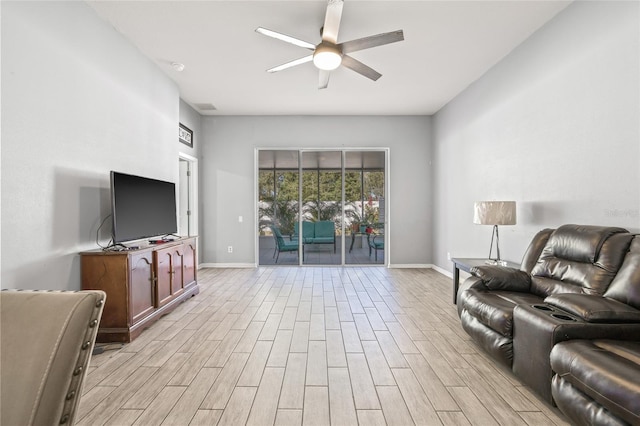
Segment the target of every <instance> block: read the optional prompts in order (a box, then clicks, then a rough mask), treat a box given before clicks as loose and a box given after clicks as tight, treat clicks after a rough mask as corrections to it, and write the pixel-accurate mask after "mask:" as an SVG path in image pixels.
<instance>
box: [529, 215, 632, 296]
mask: <svg viewBox="0 0 640 426" xmlns="http://www.w3.org/2000/svg"><path fill="white" fill-rule="evenodd" d="M632 239H633V235H632V234H629V233H628V232H627V231H626V230H625V229H622V228H614V227H603V226H585V225H563V226H561V227H559V228H558V229H556V230H555V231H554V232H553V233H552V234H551V236H550V237H549V240H548V241H547V244H546V245H545V247H544V249H543V251H542V253H541V255H540V258H539V259H538V262H537V263H536V265H535V266H534V267H533V269H532V271H531V275H532V276H533V277H534V278H535V277H540V278H547V279H551V280H553V281H555V282H556V283H558V284H559V285H560V284H562V285H575V286H578V287H580V289H579V290H580V292H583V293H587V294H603V293H604V292H605V291H606V290H607V287H608V286H609V284H610V283H611V281H612V280H613V278H614V277H615V275H616V272H617V271H618V269H619V268H620V266H621V265H622V262H623V260H624V257H625V255H626V253H627V251H628V249H629V244H630V243H631V240H632ZM534 284H535V283H534ZM532 291H533V292H535V293H536V294H538V295H540V296H548V295H549V294H552V293H557V292H558V291H557V288H556V287H555V286H554V285H550V286H548V287H546V288H545V287H541V286H538V285H532ZM572 292H573V291H572Z"/></svg>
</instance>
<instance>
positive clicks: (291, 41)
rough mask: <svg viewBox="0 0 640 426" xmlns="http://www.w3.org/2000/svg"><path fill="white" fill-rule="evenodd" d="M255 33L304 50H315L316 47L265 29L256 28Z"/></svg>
mask: <svg viewBox="0 0 640 426" xmlns="http://www.w3.org/2000/svg"><path fill="white" fill-rule="evenodd" d="M256 32H257V33H260V34H263V35H266V36H267V37H273V38H276V39H278V40H282V41H284V42H287V43H291V44H295V45H296V46H300V47H304V48H305V49H309V50H315V48H316V46H315V45H314V44H311V43H308V42H306V41H304V40H300V39H297V38H295V37H291V36H288V35H286V34H282V33H278V32H275V31H271V30H268V29H266V28H262V27H258V28H256Z"/></svg>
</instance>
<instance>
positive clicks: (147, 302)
mask: <svg viewBox="0 0 640 426" xmlns="http://www.w3.org/2000/svg"><path fill="white" fill-rule="evenodd" d="M130 262H131V265H130V268H131V276H130V288H129V291H130V298H131V299H130V300H131V318H130V321H131V324H135V323H137V322H138V321H140V320H141V319H142V318H144V317H146V316H147V315H149V314H151V313H152V312H153V310H154V308H155V300H154V294H155V280H154V275H153V255H152V253H151V252H146V253H140V254H134V255H132V256H131V257H130Z"/></svg>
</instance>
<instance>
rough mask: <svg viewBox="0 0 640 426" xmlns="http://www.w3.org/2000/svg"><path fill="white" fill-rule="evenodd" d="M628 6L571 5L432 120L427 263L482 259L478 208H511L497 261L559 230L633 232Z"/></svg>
mask: <svg viewBox="0 0 640 426" xmlns="http://www.w3.org/2000/svg"><path fill="white" fill-rule="evenodd" d="M639 16H640V14H639V8H638V3H637V2H610V1H607V2H590V1H589V2H575V3H573V4H572V5H570V6H569V7H568V8H567V9H565V10H564V11H563V12H561V13H560V14H558V16H556V18H554V19H553V20H552V21H551V22H549V23H548V24H547V25H546V26H545V27H543V28H542V29H540V30H539V31H538V32H537V33H535V34H534V35H533V36H532V37H531V38H529V39H528V40H527V41H525V42H524V43H523V44H522V45H521V46H519V47H518V48H516V49H515V50H514V51H513V52H512V53H511V54H510V55H509V56H507V57H506V58H505V59H504V60H503V61H501V62H500V63H499V64H498V65H496V66H495V67H494V68H492V69H491V70H490V71H489V72H487V73H486V74H485V75H484V76H483V77H482V78H480V79H479V80H478V81H477V82H475V83H474V84H473V85H472V86H470V87H469V88H468V89H467V90H465V91H464V92H463V93H462V94H461V95H459V96H458V97H457V98H455V99H454V100H453V101H452V102H451V103H449V105H447V106H446V107H445V108H444V109H442V110H440V111H439V112H438V113H437V114H436V115H435V116H434V120H433V126H434V137H433V139H434V161H435V167H434V172H435V175H434V177H435V180H434V188H435V190H434V194H435V199H434V206H435V209H434V226H433V230H434V237H435V238H434V245H433V255H434V258H433V260H434V263H435V264H437V265H438V266H440V267H442V268H445V269H448V270H451V263H450V262H449V261H447V252H450V253H451V254H452V256H458V257H485V256H487V254H488V251H489V242H490V234H491V227H488V226H479V225H473V224H472V220H473V202H474V201H476V200H515V201H516V202H517V203H518V208H517V210H518V211H517V213H518V224H517V225H516V226H504V227H501V252H502V257H503V258H506V259H508V260H514V261H520V259H521V258H522V255H523V254H524V251H525V249H526V247H527V245H528V243H529V242H530V240H531V238H532V236H533V235H534V234H535V233H536V232H537V231H538V230H540V229H543V228H545V227H557V226H559V225H561V224H564V223H579V224H593V225H615V226H622V227H626V228H628V229H630V230H632V231H636V232H637V231H640V131H639V127H640V107H639V105H640V101H639V99H640V85H639V81H640V69H639V64H640V59H639V54H640V43H639V41H640V34H639V27H640V22H639Z"/></svg>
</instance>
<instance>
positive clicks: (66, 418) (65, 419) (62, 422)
mask: <svg viewBox="0 0 640 426" xmlns="http://www.w3.org/2000/svg"><path fill="white" fill-rule="evenodd" d="M68 421H69V415H68V414H65V415H64V416H62V418H61V419H60V424H61V425H63V424H65V423H66V422H68Z"/></svg>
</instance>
